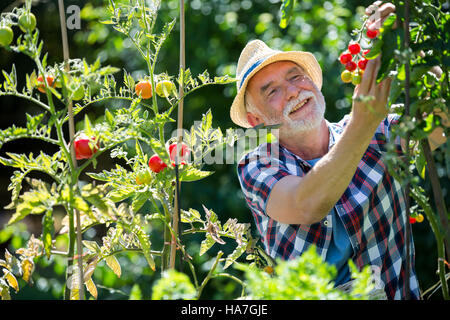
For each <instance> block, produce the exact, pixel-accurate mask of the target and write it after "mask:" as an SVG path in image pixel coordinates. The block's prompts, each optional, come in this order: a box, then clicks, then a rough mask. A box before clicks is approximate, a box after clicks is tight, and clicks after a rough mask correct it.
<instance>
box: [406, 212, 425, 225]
mask: <svg viewBox="0 0 450 320" xmlns="http://www.w3.org/2000/svg"><path fill="white" fill-rule="evenodd" d="M424 219H425V218H424V216H423V214H421V213H419V214H415V215H411V216H410V217H409V223H411V224H413V223H416V222H418V223H421V222H422V221H423V220H424Z"/></svg>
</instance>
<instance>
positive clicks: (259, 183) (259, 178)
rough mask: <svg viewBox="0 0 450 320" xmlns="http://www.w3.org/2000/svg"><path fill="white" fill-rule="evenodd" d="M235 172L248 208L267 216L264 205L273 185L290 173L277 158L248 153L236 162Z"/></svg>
mask: <svg viewBox="0 0 450 320" xmlns="http://www.w3.org/2000/svg"><path fill="white" fill-rule="evenodd" d="M237 174H238V178H239V182H240V184H241V188H242V191H243V192H244V195H245V199H246V201H247V204H248V206H249V207H250V209H251V210H252V211H253V212H254V213H258V214H262V215H264V216H267V214H266V205H267V200H268V199H269V195H270V192H271V191H272V188H273V186H274V185H275V183H277V182H278V181H279V180H281V179H282V178H283V177H285V176H287V175H290V174H291V173H290V172H289V171H288V169H287V167H286V166H285V165H284V164H283V163H282V162H281V161H280V160H279V159H276V158H268V157H261V156H258V155H255V153H250V154H247V155H246V156H245V157H243V158H242V159H241V161H240V162H239V163H238V166H237Z"/></svg>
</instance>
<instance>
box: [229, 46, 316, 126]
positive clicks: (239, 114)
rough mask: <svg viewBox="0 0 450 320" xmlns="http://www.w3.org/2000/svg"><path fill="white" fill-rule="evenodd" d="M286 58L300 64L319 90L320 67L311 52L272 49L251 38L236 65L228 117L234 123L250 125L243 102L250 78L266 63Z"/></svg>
mask: <svg viewBox="0 0 450 320" xmlns="http://www.w3.org/2000/svg"><path fill="white" fill-rule="evenodd" d="M286 60H288V61H292V62H295V63H297V64H298V65H300V66H301V67H302V68H303V69H304V70H305V71H306V72H307V73H308V75H309V77H310V78H311V80H312V81H313V82H314V83H315V85H316V86H317V87H318V88H319V90H320V89H321V88H322V69H321V68H320V65H319V63H318V62H317V60H316V58H315V57H314V56H313V55H312V53H310V52H305V51H279V50H273V49H271V48H269V47H268V46H267V45H266V44H265V43H264V42H263V41H261V40H252V41H250V42H249V43H247V45H246V46H245V48H244V50H242V52H241V55H240V57H239V61H238V65H237V70H236V77H237V80H238V81H237V95H236V97H235V98H234V101H233V104H232V105H231V109H230V117H231V120H233V122H234V123H235V124H237V125H239V126H241V127H244V128H251V125H250V124H249V123H248V122H247V111H246V109H245V103H244V95H245V90H246V88H247V84H248V81H249V80H250V78H251V77H253V76H254V75H255V74H256V73H257V72H258V71H259V70H261V69H262V68H264V67H265V66H267V65H268V64H271V63H274V62H277V61H286Z"/></svg>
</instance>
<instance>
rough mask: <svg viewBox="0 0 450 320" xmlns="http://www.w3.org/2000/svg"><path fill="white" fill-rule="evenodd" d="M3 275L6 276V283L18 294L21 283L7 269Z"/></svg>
mask: <svg viewBox="0 0 450 320" xmlns="http://www.w3.org/2000/svg"><path fill="white" fill-rule="evenodd" d="M3 274H4V275H5V279H6V281H8V284H9V286H10V287H11V288H13V289H14V290H15V291H16V292H17V291H19V282H17V279H16V277H14V275H13V274H12V273H11V272H10V271H9V270H7V269H3Z"/></svg>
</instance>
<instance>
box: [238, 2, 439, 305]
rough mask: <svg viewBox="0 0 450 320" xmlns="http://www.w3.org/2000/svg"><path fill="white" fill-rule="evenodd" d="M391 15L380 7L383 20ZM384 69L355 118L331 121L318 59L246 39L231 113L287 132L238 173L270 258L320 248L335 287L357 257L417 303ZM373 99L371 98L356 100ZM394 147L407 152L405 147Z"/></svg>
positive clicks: (391, 292) (389, 287)
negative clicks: (391, 155) (392, 165)
mask: <svg viewBox="0 0 450 320" xmlns="http://www.w3.org/2000/svg"><path fill="white" fill-rule="evenodd" d="M394 9H395V7H394V6H393V5H390V4H386V5H383V6H382V7H381V8H379V10H380V12H379V13H380V14H381V20H382V21H384V19H385V18H386V16H387V15H388V14H389V13H390V12H392V11H393V10H394ZM379 68H380V60H379V58H378V59H374V60H370V61H369V63H368V64H367V67H366V70H365V73H364V75H363V77H362V81H361V83H360V84H359V85H357V86H356V87H355V92H354V97H353V105H352V110H351V113H350V114H349V115H347V116H345V117H344V118H343V119H342V120H341V121H340V122H338V123H330V122H328V121H327V120H326V119H324V112H325V100H324V97H323V95H322V93H321V91H320V88H321V86H322V71H321V68H320V66H319V64H318V63H317V61H316V59H315V58H314V56H313V55H312V54H311V53H308V52H301V51H290V52H280V51H275V50H272V49H270V48H269V47H268V46H267V45H266V44H265V43H264V42H262V41H259V40H254V41H251V42H249V43H248V44H247V45H246V47H245V48H244V50H243V51H242V53H241V55H240V57H239V61H238V66H237V78H238V83H237V86H238V93H237V95H236V97H235V99H234V101H233V104H232V107H231V111H230V116H231V118H232V120H233V122H235V123H236V124H238V125H240V126H242V127H245V128H249V127H254V126H256V125H258V124H261V123H264V124H265V125H270V124H280V123H281V127H280V128H279V137H278V143H270V144H262V145H260V146H258V147H257V148H256V149H255V150H253V151H251V152H250V153H248V154H246V155H245V156H244V157H243V158H242V159H241V160H240V161H239V163H238V167H237V171H238V177H239V181H240V184H241V187H242V190H243V192H244V195H245V198H246V201H247V204H248V206H249V207H250V209H251V211H252V214H253V216H254V219H255V222H256V226H257V229H258V231H259V232H260V234H261V236H262V241H263V243H264V246H265V249H266V252H267V253H268V254H270V255H271V256H272V257H273V258H282V259H291V258H295V257H297V256H299V255H301V254H302V253H303V252H304V251H305V250H306V249H307V248H308V247H309V246H310V245H312V244H314V245H315V246H316V247H317V250H318V252H319V254H320V255H321V256H322V257H323V258H324V260H325V261H327V262H329V263H332V264H334V265H335V266H336V268H337V271H338V275H337V278H336V282H335V283H336V285H342V284H345V283H348V282H349V281H350V280H351V274H350V271H349V268H348V264H347V262H348V260H349V259H353V261H354V262H355V263H356V265H357V266H358V267H359V268H362V267H363V266H366V265H369V266H371V268H372V270H374V271H375V273H376V274H378V285H379V286H380V288H382V289H384V292H385V293H386V296H387V298H388V299H402V298H405V296H406V287H405V283H406V281H409V284H410V296H411V298H412V299H419V298H420V294H419V286H418V281H417V278H416V273H415V269H414V246H413V240H412V237H411V240H410V244H411V246H410V252H411V256H410V258H411V266H412V269H411V272H410V279H405V264H406V246H405V225H406V223H407V221H406V215H405V196H404V191H403V190H402V188H401V185H400V183H399V182H398V181H396V180H395V179H394V178H393V177H392V176H391V175H390V174H389V172H388V170H387V167H386V165H385V164H384V163H383V158H382V157H383V153H385V152H386V151H387V149H386V145H387V143H388V142H390V141H391V140H393V139H392V138H391V128H392V126H393V125H395V124H396V123H397V122H398V118H399V116H398V115H396V114H388V111H389V110H388V109H387V107H386V106H387V99H388V96H389V90H390V79H386V80H384V81H382V82H381V83H379V84H377V83H376V75H377V72H378V70H379ZM369 95H370V96H373V97H374V99H372V100H370V101H369V102H367V101H366V102H363V101H362V100H361V99H358V97H359V96H369ZM367 103H368V104H369V107H368V105H366V104H367ZM370 109H371V110H370ZM393 142H394V143H395V146H396V151H397V152H398V154H402V152H403V150H404V142H403V141H401V140H400V138H398V137H397V139H395V141H393ZM440 143H442V141H440ZM432 146H433V149H434V148H436V147H437V145H436V144H433V145H432ZM274 155H276V156H274Z"/></svg>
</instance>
